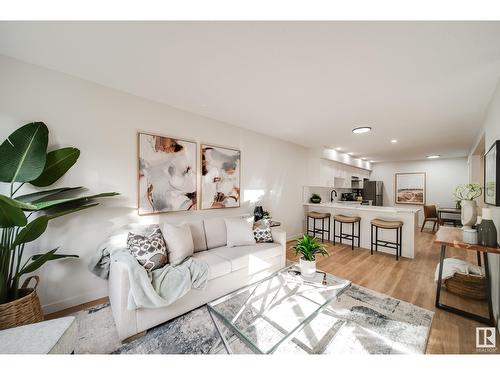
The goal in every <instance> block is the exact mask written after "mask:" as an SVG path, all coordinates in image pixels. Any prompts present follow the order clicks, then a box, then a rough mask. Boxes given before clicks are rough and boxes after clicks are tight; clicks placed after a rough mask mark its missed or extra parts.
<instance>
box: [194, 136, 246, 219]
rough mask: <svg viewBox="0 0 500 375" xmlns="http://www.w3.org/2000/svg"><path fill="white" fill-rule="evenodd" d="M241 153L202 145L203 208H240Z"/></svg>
mask: <svg viewBox="0 0 500 375" xmlns="http://www.w3.org/2000/svg"><path fill="white" fill-rule="evenodd" d="M240 174H241V152H240V151H239V150H234V149H231V148H226V147H220V146H211V145H204V144H202V145H201V208H202V209H204V210H205V209H211V208H229V207H239V206H240V197H241V196H240Z"/></svg>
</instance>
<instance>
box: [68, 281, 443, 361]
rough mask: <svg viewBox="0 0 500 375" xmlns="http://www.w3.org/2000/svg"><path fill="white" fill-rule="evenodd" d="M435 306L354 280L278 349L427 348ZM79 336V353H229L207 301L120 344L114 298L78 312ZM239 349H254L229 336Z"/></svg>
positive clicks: (383, 350) (315, 351)
mask: <svg viewBox="0 0 500 375" xmlns="http://www.w3.org/2000/svg"><path fill="white" fill-rule="evenodd" d="M433 314H434V313H433V312H432V311H429V310H426V309H423V308H420V307H418V306H415V305H412V304H410V303H407V302H404V301H401V300H398V299H395V298H392V297H389V296H387V295H384V294H381V293H377V292H374V291H372V290H369V289H366V288H363V287H360V286H357V285H352V286H351V287H350V288H348V289H347V290H346V291H345V292H344V294H342V296H341V297H340V298H339V299H338V300H337V301H335V302H333V303H331V304H330V305H329V306H328V307H327V308H326V309H325V310H324V311H323V313H321V314H319V315H318V316H317V317H316V318H314V319H313V320H312V321H311V322H310V323H309V324H308V325H306V326H305V327H304V328H303V329H302V330H301V331H299V332H298V333H297V334H296V335H295V336H294V338H293V340H291V341H289V342H288V343H286V344H283V345H282V346H281V347H280V348H279V349H278V351H277V353H278V354H279V353H294V354H295V353H303V354H320V353H321V354H362V353H363V354H399V353H401V354H418V353H425V349H426V346H427V339H428V337H429V332H430V327H431V323H432V317H433ZM75 316H76V320H77V323H78V329H79V338H78V341H77V343H76V349H75V353H77V354H78V353H79V354H84V353H91V354H102V353H114V354H225V353H226V350H225V348H224V346H223V345H222V342H221V340H220V336H219V334H218V332H217V330H216V328H215V326H214V324H213V322H212V320H211V318H210V316H209V313H208V310H207V307H206V306H202V307H200V308H198V309H196V310H193V311H191V312H189V313H187V314H185V315H182V316H180V317H178V318H176V319H173V320H171V321H169V322H167V323H164V324H162V325H160V326H158V327H155V328H152V329H151V330H149V331H148V332H147V333H146V335H144V336H142V337H140V338H137V339H136V340H134V341H132V342H130V343H127V344H121V342H120V340H119V339H118V333H117V331H116V327H115V324H114V321H113V316H112V314H111V308H110V306H109V304H102V305H99V306H95V307H93V308H90V309H87V310H84V311H81V312H79V313H77V314H75ZM229 341H230V346H231V349H232V350H233V352H234V353H238V354H246V353H251V351H250V349H249V348H247V346H246V345H244V344H243V343H242V342H241V341H239V340H238V339H237V338H236V337H229Z"/></svg>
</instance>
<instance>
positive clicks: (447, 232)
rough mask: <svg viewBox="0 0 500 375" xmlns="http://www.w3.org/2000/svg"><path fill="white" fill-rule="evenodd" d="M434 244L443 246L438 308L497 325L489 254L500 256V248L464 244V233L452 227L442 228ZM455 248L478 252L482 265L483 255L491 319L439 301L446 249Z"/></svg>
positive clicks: (440, 260)
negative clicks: (492, 295) (492, 301)
mask: <svg viewBox="0 0 500 375" xmlns="http://www.w3.org/2000/svg"><path fill="white" fill-rule="evenodd" d="M434 243H437V244H440V245H441V256H440V259H439V278H438V282H437V289H436V307H437V308H439V309H443V310H446V311H449V312H451V313H453V314H457V315H460V316H463V317H465V318H469V319H473V320H475V321H477V322H480V323H483V324H488V325H489V326H490V327H492V326H494V325H495V319H494V317H493V306H492V303H491V284H490V270H489V268H488V253H492V254H500V248H498V247H487V246H481V245H471V244H468V243H465V242H463V232H462V229H459V228H451V227H440V228H439V230H438V231H437V233H436V238H435V239H434ZM447 246H448V247H454V248H457V249H462V250H465V251H476V252H477V254H478V263H479V265H480V259H481V258H480V254H482V255H483V259H484V272H485V276H486V298H487V301H488V312H489V317H484V316H481V315H477V314H473V313H471V312H468V311H464V310H460V309H457V308H456V307H453V306H448V305H445V304H443V303H441V302H440V301H439V297H440V295H441V284H442V281H443V263H444V258H445V254H446V247H447Z"/></svg>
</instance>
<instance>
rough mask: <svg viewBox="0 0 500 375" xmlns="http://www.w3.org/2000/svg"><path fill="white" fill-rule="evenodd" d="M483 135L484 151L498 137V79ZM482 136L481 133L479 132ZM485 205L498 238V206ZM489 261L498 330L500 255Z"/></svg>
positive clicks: (499, 104) (499, 99)
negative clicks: (490, 212) (489, 210)
mask: <svg viewBox="0 0 500 375" xmlns="http://www.w3.org/2000/svg"><path fill="white" fill-rule="evenodd" d="M483 129H484V137H485V147H486V151H488V150H489V148H490V147H491V145H492V144H493V142H495V141H496V140H498V139H500V81H499V82H498V84H497V88H496V91H495V94H494V95H493V98H492V100H491V102H490V105H489V107H488V110H487V111H486V116H485V121H484V124H483ZM481 136H482V133H481ZM485 207H490V208H492V209H493V215H494V216H493V221H494V223H495V226H496V227H497V236H498V239H499V240H500V207H495V206H491V205H488V204H485ZM488 259H489V261H490V272H491V279H492V280H491V287H492V297H493V298H492V300H493V310H494V313H495V317H496V320H497V327H498V329H499V331H500V322H499V314H500V256H499V255H496V254H490V255H489V256H488Z"/></svg>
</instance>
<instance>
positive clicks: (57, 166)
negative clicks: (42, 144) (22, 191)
mask: <svg viewBox="0 0 500 375" xmlns="http://www.w3.org/2000/svg"><path fill="white" fill-rule="evenodd" d="M79 156H80V150H79V149H77V148H74V147H66V148H61V149H59V150H54V151H51V152H49V153H48V154H47V161H46V163H45V167H44V169H43V172H42V174H41V175H40V176H38V177H37V178H36V179H35V180H33V181H30V184H31V185H34V186H38V187H43V186H49V185H52V184H53V183H54V182H56V181H57V180H59V179H60V178H61V177H62V176H64V174H65V173H66V172H67V171H68V170H69V169H70V168H71V167H72V166H73V165H74V164H75V163H76V161H77V160H78V157H79Z"/></svg>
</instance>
